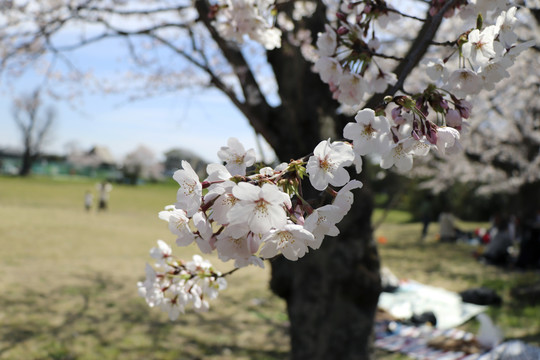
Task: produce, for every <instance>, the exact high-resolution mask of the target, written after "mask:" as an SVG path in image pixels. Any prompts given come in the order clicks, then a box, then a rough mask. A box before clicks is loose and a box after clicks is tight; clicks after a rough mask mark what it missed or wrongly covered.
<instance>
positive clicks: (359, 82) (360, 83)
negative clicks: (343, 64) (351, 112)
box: [337, 72, 367, 106]
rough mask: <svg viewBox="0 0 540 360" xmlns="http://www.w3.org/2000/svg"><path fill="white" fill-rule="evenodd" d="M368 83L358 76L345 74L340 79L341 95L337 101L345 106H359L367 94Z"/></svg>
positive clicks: (349, 73)
mask: <svg viewBox="0 0 540 360" xmlns="http://www.w3.org/2000/svg"><path fill="white" fill-rule="evenodd" d="M366 89H367V82H366V80H365V79H364V78H363V77H361V76H360V75H358V74H354V73H351V72H345V73H343V74H342V75H341V77H340V79H339V95H338V98H337V100H338V101H339V102H340V103H342V104H345V105H350V106H354V105H358V104H359V103H360V102H362V99H363V98H364V94H365V93H366Z"/></svg>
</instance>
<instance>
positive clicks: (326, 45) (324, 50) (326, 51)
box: [317, 24, 337, 56]
mask: <svg viewBox="0 0 540 360" xmlns="http://www.w3.org/2000/svg"><path fill="white" fill-rule="evenodd" d="M325 30H326V31H325V32H324V33H319V36H318V38H317V51H318V53H319V55H320V56H332V55H333V54H334V53H335V52H336V47H337V39H336V37H337V36H336V32H335V31H334V29H332V28H331V27H330V25H328V24H326V25H325Z"/></svg>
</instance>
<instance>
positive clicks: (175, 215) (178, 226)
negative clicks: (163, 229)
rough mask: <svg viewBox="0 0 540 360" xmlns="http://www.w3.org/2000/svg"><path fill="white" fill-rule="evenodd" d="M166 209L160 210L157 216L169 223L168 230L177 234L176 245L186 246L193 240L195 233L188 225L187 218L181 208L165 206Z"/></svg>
mask: <svg viewBox="0 0 540 360" xmlns="http://www.w3.org/2000/svg"><path fill="white" fill-rule="evenodd" d="M167 208H168V210H164V211H160V212H159V215H158V216H159V218H160V219H161V220H165V221H167V222H168V223H169V230H170V231H171V232H172V233H173V234H175V235H176V236H177V239H176V244H177V245H178V246H187V245H189V244H191V243H192V242H193V241H194V240H195V234H193V232H192V231H191V228H190V227H189V218H188V217H187V214H186V212H185V211H184V210H182V209H177V208H172V209H171V207H170V206H169V207H167Z"/></svg>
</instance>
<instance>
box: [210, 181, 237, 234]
mask: <svg viewBox="0 0 540 360" xmlns="http://www.w3.org/2000/svg"><path fill="white" fill-rule="evenodd" d="M216 185H221V186H219V187H218V186H216V187H215V188H214V189H212V190H211V192H210V191H209V192H208V194H207V196H208V197H210V196H211V197H212V198H213V199H215V201H214V204H213V205H212V207H211V209H212V212H211V214H210V218H211V219H212V220H214V221H216V222H217V223H218V224H220V225H226V224H228V223H229V218H228V213H229V211H230V210H231V209H232V207H233V206H234V205H235V204H236V203H237V202H238V199H237V198H236V197H235V196H234V195H233V194H232V189H233V187H234V186H236V184H235V183H234V182H232V181H227V182H224V183H223V184H216ZM205 201H206V197H205Z"/></svg>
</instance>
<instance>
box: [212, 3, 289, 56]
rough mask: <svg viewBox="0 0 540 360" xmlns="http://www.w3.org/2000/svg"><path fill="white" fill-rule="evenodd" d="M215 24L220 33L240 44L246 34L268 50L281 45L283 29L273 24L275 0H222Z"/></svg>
mask: <svg viewBox="0 0 540 360" xmlns="http://www.w3.org/2000/svg"><path fill="white" fill-rule="evenodd" d="M219 3H220V5H221V6H220V10H219V11H218V13H217V19H216V22H215V24H214V26H215V27H216V29H217V31H218V32H219V33H220V35H221V36H222V37H223V38H225V39H228V40H234V41H236V42H237V43H239V44H242V43H243V42H244V36H247V37H249V38H251V39H252V40H254V41H257V42H259V43H260V44H262V45H263V46H264V47H265V48H266V49H267V50H272V49H275V48H279V47H280V46H281V30H279V29H277V28H275V27H273V26H272V22H273V16H272V6H273V5H274V2H273V1H246V0H222V1H219Z"/></svg>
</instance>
